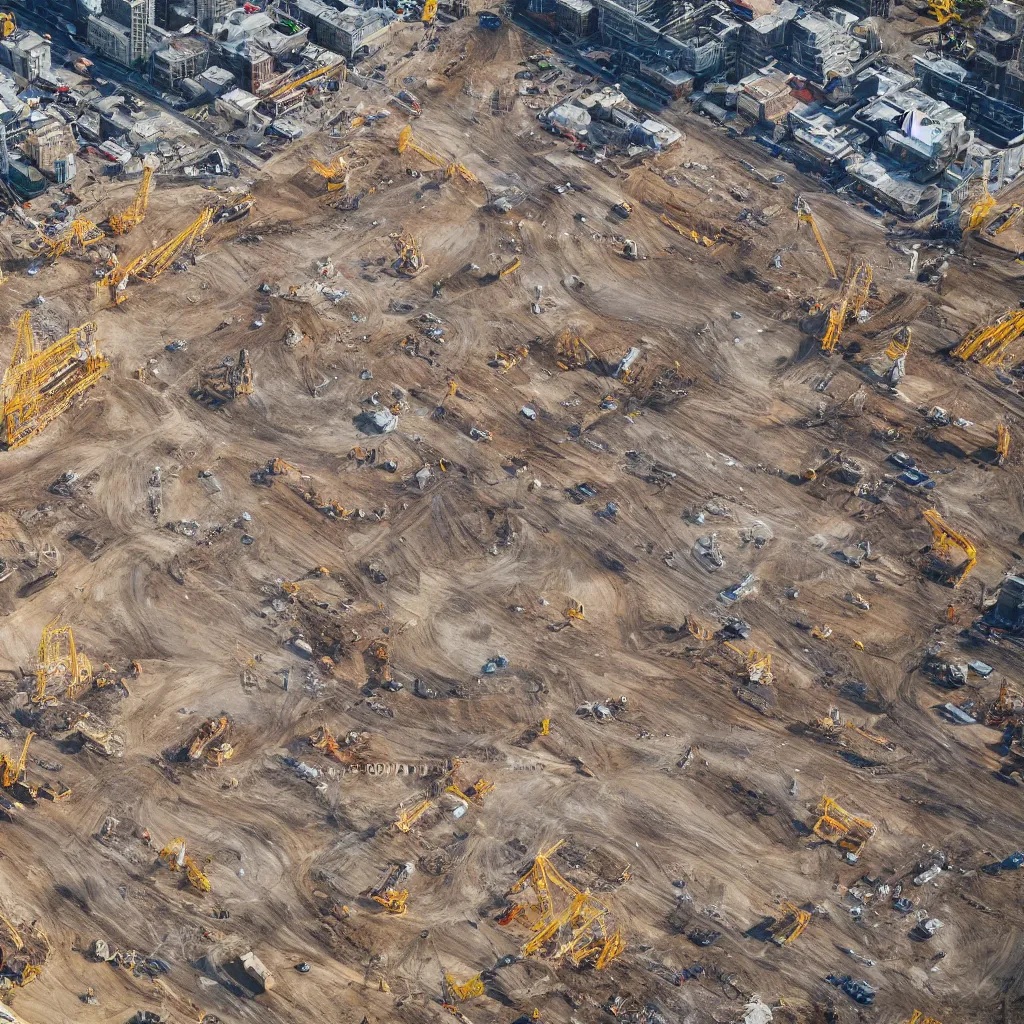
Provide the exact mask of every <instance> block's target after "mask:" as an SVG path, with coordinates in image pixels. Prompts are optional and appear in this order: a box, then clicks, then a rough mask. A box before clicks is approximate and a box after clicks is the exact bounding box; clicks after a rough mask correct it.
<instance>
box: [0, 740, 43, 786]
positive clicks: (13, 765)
mask: <svg viewBox="0 0 1024 1024" xmlns="http://www.w3.org/2000/svg"><path fill="white" fill-rule="evenodd" d="M34 738H35V733H34V732H32V730H31V729H30V730H29V731H28V732H27V733H26V734H25V742H24V743H23V744H22V747H21V754H20V755H19V756H18V759H17V760H15V759H14V758H13V757H11V756H10V755H8V754H0V786H3V788H4V789H14V788H15V787H16V786H17V785H18V783H19V782H21V780H22V778H23V777H24V775H25V762H26V760H27V759H28V747H29V744H30V743H31V742H32V740H33V739H34Z"/></svg>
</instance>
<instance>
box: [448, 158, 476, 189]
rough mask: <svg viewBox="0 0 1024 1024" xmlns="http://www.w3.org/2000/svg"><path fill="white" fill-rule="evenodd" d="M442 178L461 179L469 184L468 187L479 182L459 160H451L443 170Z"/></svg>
mask: <svg viewBox="0 0 1024 1024" xmlns="http://www.w3.org/2000/svg"><path fill="white" fill-rule="evenodd" d="M444 176H445V177H446V178H455V177H458V178H461V179H462V180H463V181H467V182H469V184H470V185H476V184H478V183H479V181H480V179H479V178H478V177H477V176H476V175H475V174H474V173H473V172H472V171H471V170H470V169H469V168H468V167H467V166H466V165H465V164H464V163H462V161H461V160H453V161H452V162H451V163H449V164H447V165H446V166H445V169H444Z"/></svg>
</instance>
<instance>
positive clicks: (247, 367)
mask: <svg viewBox="0 0 1024 1024" xmlns="http://www.w3.org/2000/svg"><path fill="white" fill-rule="evenodd" d="M255 390H256V386H255V384H254V383H253V370H252V363H251V362H250V360H249V350H248V349H247V348H243V349H240V350H239V353H238V361H237V362H235V361H234V360H225V361H224V362H221V363H220V365H219V366H214V367H212V368H210V369H208V370H204V371H203V372H202V373H200V375H199V383H198V384H197V385H196V386H195V387H194V388H193V389H192V397H193V398H195V399H196V400H197V401H200V402H206V403H208V404H210V405H213V406H218V405H223V404H224V403H225V402H233V401H234V400H235V399H236V398H242V397H248V396H249V395H251V394H252V393H253V392H254V391H255Z"/></svg>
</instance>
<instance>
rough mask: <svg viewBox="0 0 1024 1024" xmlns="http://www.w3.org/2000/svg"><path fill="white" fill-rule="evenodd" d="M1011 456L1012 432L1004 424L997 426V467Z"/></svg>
mask: <svg viewBox="0 0 1024 1024" xmlns="http://www.w3.org/2000/svg"><path fill="white" fill-rule="evenodd" d="M1009 454H1010V431H1009V429H1008V428H1007V427H1006V426H1004V425H1003V424H1002V423H1000V424H998V425H997V426H996V465H997V466H1001V465H1002V464H1003V463H1004V462H1005V461H1006V458H1007V456H1008V455H1009Z"/></svg>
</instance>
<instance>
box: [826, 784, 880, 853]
mask: <svg viewBox="0 0 1024 1024" xmlns="http://www.w3.org/2000/svg"><path fill="white" fill-rule="evenodd" d="M817 814H818V820H817V821H816V822H815V824H814V829H813V831H814V834H815V835H816V836H817V837H818V838H819V839H821V840H824V841H825V842H826V843H831V844H832V845H833V846H837V847H838V848H839V849H841V850H845V851H846V853H847V855H848V856H849V857H850V858H852V859H853V860H856V859H857V858H858V857H859V856H860V853H861V850H863V849H864V846H865V844H866V843H867V841H868V840H869V839H870V838H871V837H872V836H873V835H874V834H875V826H874V825H873V824H872V823H871V822H870V821H868V820H866V819H865V818H858V817H856V816H855V815H853V814H850V813H849V811H844V810H843V809H842V807H840V806H839V804H837V803H836V801H835V800H833V799H832V797H830V796H822V798H821V802H820V803H819V804H818V810H817Z"/></svg>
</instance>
